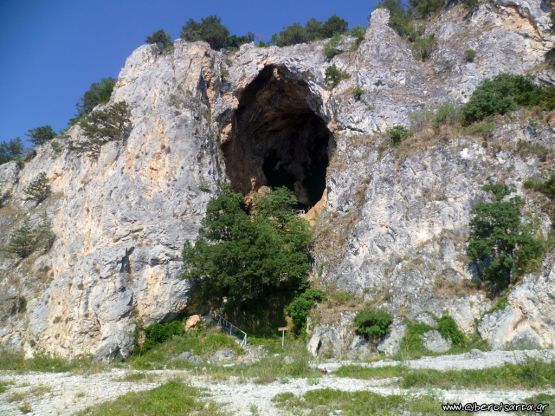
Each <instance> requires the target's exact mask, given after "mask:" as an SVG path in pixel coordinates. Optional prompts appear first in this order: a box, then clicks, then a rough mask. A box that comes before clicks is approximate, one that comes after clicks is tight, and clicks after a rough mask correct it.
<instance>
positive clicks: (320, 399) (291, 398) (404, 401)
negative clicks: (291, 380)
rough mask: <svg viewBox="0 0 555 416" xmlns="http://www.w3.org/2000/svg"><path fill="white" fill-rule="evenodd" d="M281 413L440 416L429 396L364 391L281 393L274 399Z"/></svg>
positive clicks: (321, 390) (438, 407)
mask: <svg viewBox="0 0 555 416" xmlns="http://www.w3.org/2000/svg"><path fill="white" fill-rule="evenodd" d="M273 402H274V403H275V404H276V405H277V406H278V407H279V408H281V409H284V410H289V411H293V412H299V411H302V413H301V412H299V414H303V415H315V416H316V415H318V416H319V415H322V414H341V415H342V416H354V415H381V416H389V415H395V416H397V415H400V414H421V415H438V414H443V412H442V409H441V403H440V401H438V400H436V399H434V398H433V397H431V396H421V397H411V396H408V395H407V396H401V395H393V396H381V395H379V394H376V393H371V392H367V391H358V392H345V391H340V390H333V389H320V390H312V391H309V392H308V393H306V394H305V395H304V396H302V397H297V396H295V395H294V394H292V393H281V394H278V395H276V396H275V397H274V398H273Z"/></svg>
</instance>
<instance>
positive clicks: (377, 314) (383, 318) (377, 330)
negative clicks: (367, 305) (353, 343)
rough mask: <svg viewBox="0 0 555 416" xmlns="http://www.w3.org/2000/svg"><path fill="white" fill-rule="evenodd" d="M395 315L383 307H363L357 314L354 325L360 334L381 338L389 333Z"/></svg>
mask: <svg viewBox="0 0 555 416" xmlns="http://www.w3.org/2000/svg"><path fill="white" fill-rule="evenodd" d="M392 323H393V317H392V316H391V314H390V313H389V312H387V311H384V310H381V309H363V310H361V311H360V312H359V313H358V314H357V315H356V316H355V320H354V326H355V328H356V330H357V332H358V333H359V334H362V335H365V336H367V337H370V338H372V339H373V340H376V339H379V338H381V337H383V336H384V335H387V334H388V333H389V330H390V329H389V328H390V326H391V324H392Z"/></svg>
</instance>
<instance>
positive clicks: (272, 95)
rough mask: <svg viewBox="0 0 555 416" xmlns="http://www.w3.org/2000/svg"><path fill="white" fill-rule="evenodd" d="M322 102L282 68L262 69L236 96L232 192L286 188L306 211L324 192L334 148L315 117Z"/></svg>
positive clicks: (227, 149) (228, 149)
mask: <svg viewBox="0 0 555 416" xmlns="http://www.w3.org/2000/svg"><path fill="white" fill-rule="evenodd" d="M321 105H322V103H321V99H320V97H319V96H317V95H316V94H314V93H313V92H311V91H310V88H309V86H308V84H307V83H306V82H305V81H303V80H301V79H298V78H296V77H295V76H293V75H292V74H291V73H290V72H289V70H287V69H286V68H285V67H282V66H274V65H269V66H267V67H265V68H264V69H263V70H262V71H261V72H260V73H259V74H258V76H257V77H256V78H255V80H254V81H253V82H251V84H249V85H248V86H247V87H246V88H245V90H244V91H243V93H242V94H241V96H240V98H239V106H238V108H237V110H236V111H235V114H234V116H233V119H232V130H231V135H230V137H229V139H228V140H227V141H226V142H225V143H224V144H223V151H224V157H225V160H226V169H227V173H228V176H229V178H230V179H231V184H232V186H233V188H234V189H235V190H236V191H237V192H241V193H243V194H245V195H246V194H248V193H249V192H251V191H255V190H257V189H258V188H260V187H261V186H269V187H271V188H276V187H279V186H286V187H287V188H289V189H291V190H292V191H293V192H294V193H295V195H296V196H297V198H298V200H299V208H301V209H310V208H311V207H312V206H314V205H315V204H316V203H317V202H318V201H319V200H320V199H321V198H322V195H323V193H324V190H325V188H326V170H327V167H328V161H329V153H330V149H331V148H332V147H333V146H334V145H335V141H334V139H333V136H332V134H331V132H330V131H329V130H328V128H327V126H326V123H325V121H324V120H323V119H322V118H321V117H320V116H319V115H318V111H319V110H318V109H319V108H321Z"/></svg>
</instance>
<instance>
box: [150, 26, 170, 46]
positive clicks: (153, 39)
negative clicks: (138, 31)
mask: <svg viewBox="0 0 555 416" xmlns="http://www.w3.org/2000/svg"><path fill="white" fill-rule="evenodd" d="M145 41H146V43H150V44H152V45H156V46H157V47H158V48H159V49H161V50H165V49H168V48H171V47H172V46H173V42H172V38H171V36H170V34H169V33H168V32H166V31H164V30H163V29H160V30H157V31H156V32H154V33H153V34H152V35H149V36H147V37H146V39H145Z"/></svg>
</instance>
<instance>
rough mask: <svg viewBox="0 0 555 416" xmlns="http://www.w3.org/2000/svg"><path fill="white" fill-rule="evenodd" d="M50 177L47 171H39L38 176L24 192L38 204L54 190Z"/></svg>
mask: <svg viewBox="0 0 555 416" xmlns="http://www.w3.org/2000/svg"><path fill="white" fill-rule="evenodd" d="M48 182H49V181H48V177H47V176H46V173H44V172H41V173H39V175H38V177H37V178H36V179H35V180H33V181H32V182H31V183H30V184H29V186H27V188H25V190H24V192H25V195H27V199H31V200H34V201H36V203H37V205H38V204H40V203H41V202H43V201H44V200H45V199H46V198H48V197H49V196H50V194H51V192H52V190H51V188H50V184H49V183H48Z"/></svg>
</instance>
